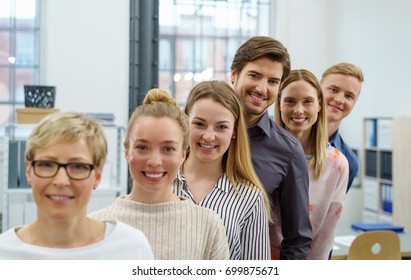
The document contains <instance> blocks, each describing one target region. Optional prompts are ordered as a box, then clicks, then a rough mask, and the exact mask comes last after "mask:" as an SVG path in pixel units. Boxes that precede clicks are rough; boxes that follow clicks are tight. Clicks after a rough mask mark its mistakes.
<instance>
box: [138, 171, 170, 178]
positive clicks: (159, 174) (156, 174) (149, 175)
mask: <svg viewBox="0 0 411 280" xmlns="http://www.w3.org/2000/svg"><path fill="white" fill-rule="evenodd" d="M143 174H144V176H146V177H148V178H150V179H159V178H161V177H163V176H164V175H165V174H166V172H161V173H147V172H143Z"/></svg>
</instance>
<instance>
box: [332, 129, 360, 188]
mask: <svg viewBox="0 0 411 280" xmlns="http://www.w3.org/2000/svg"><path fill="white" fill-rule="evenodd" d="M329 142H330V144H331V145H332V146H333V147H335V148H336V149H338V150H339V151H340V152H341V153H343V154H344V155H345V157H346V158H347V160H348V165H349V176H348V186H347V192H348V190H349V189H350V187H351V185H352V182H353V181H354V178H355V176H357V173H358V159H357V156H356V155H355V153H354V152H353V151H352V150H351V148H350V146H348V145H347V144H346V143H345V142H344V140H343V139H342V137H341V135H340V133H338V130H337V131H336V132H335V133H334V134H333V135H332V136H331V137H330V140H329Z"/></svg>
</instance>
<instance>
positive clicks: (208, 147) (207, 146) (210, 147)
mask: <svg viewBox="0 0 411 280" xmlns="http://www.w3.org/2000/svg"><path fill="white" fill-rule="evenodd" d="M198 145H199V146H200V147H201V148H203V149H214V148H215V147H217V146H216V145H207V144H201V143H198Z"/></svg>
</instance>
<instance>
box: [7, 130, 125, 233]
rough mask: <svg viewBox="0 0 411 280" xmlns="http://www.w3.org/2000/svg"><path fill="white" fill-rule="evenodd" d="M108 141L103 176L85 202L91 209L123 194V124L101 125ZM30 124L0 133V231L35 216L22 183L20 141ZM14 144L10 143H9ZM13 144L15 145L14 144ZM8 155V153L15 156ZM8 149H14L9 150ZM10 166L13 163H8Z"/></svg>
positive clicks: (105, 204)
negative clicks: (0, 207)
mask: <svg viewBox="0 0 411 280" xmlns="http://www.w3.org/2000/svg"><path fill="white" fill-rule="evenodd" d="M103 126H104V129H105V133H106V136H107V140H108V158H107V161H106V165H105V166H104V170H103V178H102V181H101V183H100V185H99V186H98V188H97V189H96V190H95V191H94V192H93V196H92V198H91V200H90V202H89V205H88V211H89V212H92V211H94V210H97V209H101V208H103V207H105V206H107V205H109V204H111V203H112V202H113V201H114V199H115V198H116V197H118V196H119V195H122V194H126V193H127V167H126V164H125V161H124V158H123V153H122V150H123V140H124V132H125V128H124V127H118V126H115V125H103ZM33 128H34V126H33V125H17V124H10V125H7V126H6V127H4V134H2V139H3V141H2V143H1V144H2V145H0V148H1V150H2V151H1V152H0V154H2V155H3V159H2V165H3V166H2V170H1V171H2V172H1V173H0V174H1V175H2V178H0V182H1V187H0V191H2V232H4V231H6V230H7V229H9V228H12V227H14V226H18V225H23V224H27V223H30V222H32V221H33V220H34V219H35V217H36V206H35V203H34V201H33V199H32V195H31V189H30V188H29V186H28V185H27V184H26V182H25V175H24V149H25V148H24V144H21V143H25V141H26V139H27V137H28V135H29V133H30V132H31V130H32V129H33ZM12 143H14V144H12ZM16 143H17V144H16ZM16 147H17V149H20V151H19V152H18V153H19V155H18V156H17V158H15V157H16V156H13V157H12V158H11V157H10V152H12V153H13V155H15V152H16ZM10 149H14V151H11V150H10ZM10 165H13V166H10ZM22 169H23V170H22Z"/></svg>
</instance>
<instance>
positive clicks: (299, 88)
mask: <svg viewBox="0 0 411 280" xmlns="http://www.w3.org/2000/svg"><path fill="white" fill-rule="evenodd" d="M280 111H281V119H282V121H283V122H284V124H285V126H286V128H287V130H288V131H290V132H291V133H292V134H293V135H295V136H296V137H297V138H301V135H308V134H310V132H311V128H312V126H313V125H314V124H315V122H316V121H317V119H318V112H320V111H321V105H320V102H319V100H318V95H317V91H316V89H315V88H314V87H313V86H311V85H310V84H309V83H308V82H306V81H304V80H298V81H295V82H292V83H290V84H289V85H287V86H286V87H285V88H284V89H283V91H282V93H281V100H280Z"/></svg>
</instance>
